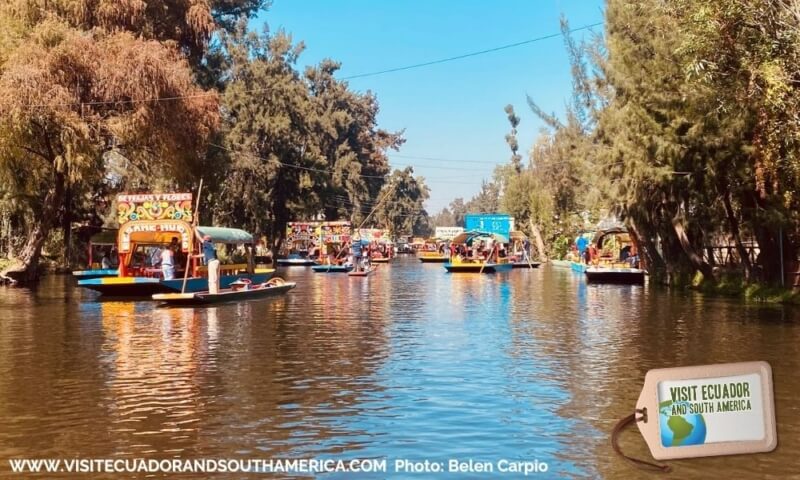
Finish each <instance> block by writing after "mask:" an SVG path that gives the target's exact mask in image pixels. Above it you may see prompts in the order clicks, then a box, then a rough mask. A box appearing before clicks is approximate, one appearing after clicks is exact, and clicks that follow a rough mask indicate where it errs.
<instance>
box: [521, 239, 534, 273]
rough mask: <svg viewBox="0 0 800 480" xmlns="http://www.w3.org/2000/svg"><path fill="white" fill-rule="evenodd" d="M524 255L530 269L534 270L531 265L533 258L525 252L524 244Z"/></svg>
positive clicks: (523, 246)
mask: <svg viewBox="0 0 800 480" xmlns="http://www.w3.org/2000/svg"><path fill="white" fill-rule="evenodd" d="M522 253H524V254H525V259H526V260H527V261H528V268H533V265H531V256H530V255H528V251H527V250H525V245H524V244H523V245H522Z"/></svg>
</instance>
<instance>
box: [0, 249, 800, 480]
mask: <svg viewBox="0 0 800 480" xmlns="http://www.w3.org/2000/svg"><path fill="white" fill-rule="evenodd" d="M283 273H285V275H286V276H287V277H288V278H289V279H292V280H296V281H298V284H299V285H298V288H297V289H295V290H294V291H292V292H291V293H290V294H289V295H287V296H284V297H280V298H274V299H269V300H261V301H252V302H246V303H240V304H228V305H220V306H215V307H210V308H200V309H192V308H187V309H162V308H155V307H154V306H153V305H152V304H151V303H148V302H120V301H98V300H97V298H96V297H95V296H94V295H93V294H87V293H85V292H81V291H78V290H75V289H74V288H73V287H72V285H71V280H70V279H67V278H62V277H51V278H48V279H47V280H46V282H45V283H44V284H43V285H42V286H41V287H40V288H39V289H37V290H35V291H27V290H21V289H0V318H2V319H3V320H0V458H9V457H24V456H37V457H47V456H73V455H81V456H84V457H105V456H109V455H124V456H151V457H157V458H162V457H169V456H174V455H179V456H181V457H184V458H195V457H219V456H223V457H225V456H233V457H246V456H258V457H262V458H263V457H267V458H269V457H289V458H295V457H300V456H309V455H328V456H341V457H346V458H352V457H381V458H382V457H389V458H390V460H391V459H394V458H410V459H426V458H428V459H432V460H439V461H446V460H447V459H450V458H460V459H468V458H473V459H475V460H497V459H500V458H510V459H529V460H530V459H533V458H536V459H539V460H540V461H547V462H548V463H549V464H550V473H551V474H552V477H554V478H561V477H578V478H583V477H588V478H598V477H602V478H635V477H639V476H641V473H640V472H638V471H636V470H632V468H631V467H630V466H629V465H628V464H626V463H624V462H623V461H622V460H620V459H618V458H615V457H613V456H612V452H611V450H610V447H609V446H608V432H609V431H610V429H611V427H612V425H613V423H614V422H615V421H616V420H617V419H618V418H619V417H622V416H624V415H626V414H628V413H629V412H630V410H631V409H632V408H633V406H634V403H635V401H636V399H637V398H638V394H639V390H640V388H641V384H642V381H643V378H644V374H645V372H646V371H647V370H649V369H651V368H659V367H664V366H671V365H692V364H702V363H715V362H732V361H746V360H767V361H769V362H770V363H771V364H772V366H773V371H774V375H775V394H776V402H777V416H778V424H779V426H778V435H779V441H780V445H781V446H780V447H779V450H778V451H777V452H775V453H773V454H769V455H750V456H740V457H730V458H719V459H701V460H686V461H678V462H673V463H674V464H675V468H676V472H678V473H679V476H680V478H708V477H709V476H717V475H719V474H720V473H725V472H727V473H729V474H730V475H731V476H734V477H736V478H740V477H743V476H748V475H755V474H756V472H758V473H759V474H760V475H761V474H764V473H765V472H775V476H776V477H777V476H779V475H780V474H783V476H785V475H789V474H793V473H794V472H793V469H792V467H791V465H793V459H792V457H791V455H792V453H791V452H792V451H793V448H792V446H793V445H796V444H797V442H798V441H799V440H800V420H798V418H799V416H798V415H797V414H798V413H800V412H798V411H797V410H798V408H797V407H795V406H794V395H793V393H794V392H796V391H797V388H798V387H800V383H799V382H800V381H798V377H797V375H796V371H797V368H798V366H800V365H798V363H800V356H798V347H797V345H799V344H800V343H799V341H800V325H798V322H797V318H798V316H797V313H796V311H794V310H791V309H783V308H774V307H773V308H766V307H759V306H743V305H742V304H739V303H737V302H734V301H729V300H724V299H707V298H703V297H702V296H699V295H694V294H690V293H686V292H677V293H675V292H666V291H661V290H659V289H655V288H650V287H639V286H636V287H629V286H603V285H587V284H586V283H585V281H584V280H583V277H582V276H581V275H579V274H575V273H573V272H571V271H569V270H558V269H552V268H548V267H546V266H545V267H543V268H541V269H534V270H528V269H524V270H519V271H514V272H510V273H508V274H505V275H497V276H492V275H480V276H478V275H448V274H446V273H444V269H443V268H442V267H441V265H435V264H425V265H423V264H420V263H419V262H417V261H415V260H414V259H407V260H401V261H399V262H396V263H394V264H392V265H383V266H381V267H380V268H379V269H378V271H377V272H375V273H374V274H373V275H371V276H369V277H367V278H353V277H348V276H346V275H336V274H333V275H331V274H328V275H326V274H313V273H311V272H310V271H308V270H306V269H291V270H287V271H286V272H283ZM623 446H624V448H625V449H626V450H627V451H629V452H630V453H631V454H635V455H641V456H647V451H646V447H645V446H644V443H643V442H642V440H641V438H640V437H639V436H638V434H634V433H631V434H629V435H624V436H623ZM333 477H336V476H335V475H334V476H333ZM545 477H546V476H545ZM198 478H200V477H198ZM341 478H345V477H341Z"/></svg>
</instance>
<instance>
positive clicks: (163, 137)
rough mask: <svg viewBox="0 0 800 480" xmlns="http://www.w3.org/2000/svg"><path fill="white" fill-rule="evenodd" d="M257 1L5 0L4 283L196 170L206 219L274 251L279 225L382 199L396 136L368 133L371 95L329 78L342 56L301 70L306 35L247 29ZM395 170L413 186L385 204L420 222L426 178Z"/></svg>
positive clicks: (1, 111) (0, 87) (0, 31)
mask: <svg viewBox="0 0 800 480" xmlns="http://www.w3.org/2000/svg"><path fill="white" fill-rule="evenodd" d="M267 6H268V5H267V1H266V0H224V1H223V0H211V1H195V0H166V1H164V2H118V1H117V0H79V1H73V0H69V1H67V0H49V1H47V2H42V1H31V0H12V1H10V2H4V4H3V5H2V6H0V255H2V256H3V257H4V258H7V259H9V262H10V265H8V266H6V268H4V273H3V274H4V275H6V276H8V277H10V278H13V279H16V280H19V281H30V280H33V279H35V278H36V277H37V276H38V273H39V272H38V266H39V263H40V262H39V260H40V257H41V255H42V252H43V249H44V250H45V251H46V253H47V254H48V257H49V258H50V259H51V260H52V261H54V262H56V263H59V264H64V265H68V264H70V263H72V262H74V261H75V260H76V259H77V258H79V257H80V253H79V252H78V251H77V250H78V249H75V248H73V247H74V246H75V245H77V244H79V243H80V240H81V239H76V238H74V236H73V234H72V232H73V230H74V229H75V227H76V226H80V225H84V226H86V225H88V226H96V227H99V226H101V225H103V224H104V222H106V223H108V222H107V221H106V220H107V218H113V215H111V212H112V210H113V199H114V196H115V194H116V193H118V192H129V193H134V192H142V191H189V190H192V191H194V190H196V187H197V184H198V181H199V179H200V178H201V177H202V178H204V180H205V185H206V187H208V188H206V189H204V193H203V195H202V196H203V202H202V203H201V210H200V215H201V217H202V219H203V220H204V221H206V222H214V223H220V224H225V225H229V226H240V227H244V228H247V229H249V230H250V231H252V232H254V233H256V234H259V235H266V236H267V237H268V238H269V239H270V242H271V243H272V246H273V247H274V246H275V245H277V244H278V243H279V242H280V241H281V239H282V236H283V234H284V227H283V225H284V224H285V222H286V221H288V220H292V219H303V218H309V217H320V218H326V219H349V220H352V221H353V222H354V223H359V222H360V221H361V220H362V219H364V218H365V217H366V215H367V212H369V211H371V210H372V208H373V207H375V206H378V205H377V201H378V198H379V196H380V194H381V192H382V189H383V188H384V186H385V185H387V178H388V176H389V174H390V170H391V169H390V166H389V161H388V157H387V156H386V151H387V150H388V149H396V148H398V147H399V146H400V145H401V144H402V143H403V137H402V132H388V131H385V130H382V129H380V128H378V127H377V114H378V109H379V107H378V101H377V99H376V98H375V96H374V95H373V94H371V93H370V92H366V93H360V92H355V91H353V90H351V89H350V88H349V86H348V85H347V83H346V82H344V81H341V80H337V79H336V78H335V77H334V75H335V73H336V71H337V70H338V69H339V64H338V63H337V62H335V61H332V60H325V61H323V62H321V63H320V64H319V65H317V66H315V67H311V68H307V69H306V70H305V71H302V72H301V71H300V70H299V69H298V67H297V59H298V57H299V56H300V54H301V53H302V50H303V44H302V43H301V42H296V41H294V40H293V39H292V38H291V37H290V36H289V35H287V34H285V33H283V32H275V33H269V32H266V31H265V32H260V33H259V32H254V31H251V30H249V29H248V27H247V24H248V20H250V19H252V18H253V17H254V16H255V15H256V14H257V13H258V12H260V11H263V10H264V9H265V8H266V7H267ZM162 7H163V8H162ZM395 175H399V176H402V175H411V176H412V180H413V181H412V182H410V183H409V184H410V185H412V186H413V187H415V188H416V190H415V189H414V188H411V189H410V190H409V189H392V190H390V191H389V192H388V193H387V194H386V195H384V196H385V197H386V201H387V202H392V203H395V204H403V203H404V202H409V201H410V202H411V203H413V204H414V205H416V207H417V208H416V209H415V210H414V211H413V212H410V213H407V215H408V216H409V217H408V218H411V219H412V220H413V219H415V218H416V217H425V216H426V213H425V212H424V209H423V208H422V206H421V201H418V200H417V199H418V198H421V197H426V196H427V188H426V187H425V185H424V179H422V178H421V177H413V171H404V172H399V171H398V172H396V173H395ZM403 195H410V197H409V198H411V197H413V200H409V199H407V198H405V197H403ZM422 201H424V198H423V200H422ZM423 223H425V222H423ZM414 224H415V222H413V221H412V223H411V225H412V226H413V225H414ZM109 226H113V225H109ZM403 226H404V227H405V226H406V225H403ZM409 233H411V232H409ZM82 240H84V241H85V238H84V239H82Z"/></svg>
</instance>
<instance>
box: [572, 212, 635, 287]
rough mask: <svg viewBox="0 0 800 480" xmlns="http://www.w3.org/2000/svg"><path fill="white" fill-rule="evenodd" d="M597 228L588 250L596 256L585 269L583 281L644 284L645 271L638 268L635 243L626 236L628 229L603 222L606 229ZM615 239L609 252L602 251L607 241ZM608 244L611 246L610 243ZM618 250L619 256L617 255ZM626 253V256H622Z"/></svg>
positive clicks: (628, 235)
mask: <svg viewBox="0 0 800 480" xmlns="http://www.w3.org/2000/svg"><path fill="white" fill-rule="evenodd" d="M602 223H603V222H601V225H598V231H597V232H596V233H595V235H594V237H593V238H592V243H591V248H593V250H595V251H597V252H599V256H597V257H594V258H593V261H592V265H590V266H585V270H584V273H585V274H586V280H587V281H589V282H592V283H625V284H638V285H642V284H643V283H644V276H645V273H646V272H645V270H644V269H641V268H638V267H639V263H638V256H636V252H637V251H638V249H637V248H636V243H635V242H634V240H633V239H632V238H631V236H630V234H629V233H628V229H627V228H626V227H625V226H624V225H622V224H621V223H619V222H615V221H605V222H604V223H606V225H605V226H603V225H602ZM611 237H613V238H614V240H615V241H614V243H612V244H611V245H612V247H611V248H605V247H606V242H605V240H606V239H607V238H611ZM609 243H610V242H609ZM617 248H619V252H617V250H616V249H617ZM624 252H627V255H622V254H623V253H624Z"/></svg>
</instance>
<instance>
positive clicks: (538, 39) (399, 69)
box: [342, 22, 603, 80]
mask: <svg viewBox="0 0 800 480" xmlns="http://www.w3.org/2000/svg"><path fill="white" fill-rule="evenodd" d="M602 24H603V22H596V23H592V24H589V25H584V26H582V27H578V28H573V29H570V30H569V32H568V33H573V32H579V31H581V30H588V29H590V28H593V27H597V26H600V25H602ZM559 36H561V32H559V33H551V34H550V35H545V36H543V37H536V38H531V39H529V40H523V41H521V42H516V43H509V44H508V45H501V46H499V47H494V48H487V49H486V50H479V51H477V52H470V53H464V54H461V55H456V56H454V57H447V58H440V59H438V60H431V61H429V62H422V63H415V64H412V65H406V66H405V67H396V68H388V69H386V70H378V71H377V72H369V73H359V74H356V75H350V76H348V77H343V78H342V80H352V79H354V78H364V77H374V76H375V75H383V74H385V73H394V72H402V71H404V70H412V69H414V68H422V67H429V66H431V65H438V64H440V63H447V62H454V61H456V60H462V59H464V58H469V57H477V56H478V55H485V54H487V53H494V52H499V51H500V50H507V49H509V48H515V47H521V46H523V45H529V44H531V43H536V42H541V41H542V40H548V39H551V38H556V37H559Z"/></svg>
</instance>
